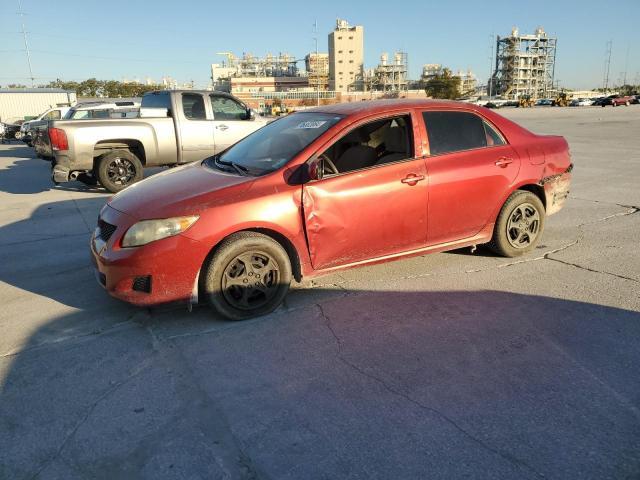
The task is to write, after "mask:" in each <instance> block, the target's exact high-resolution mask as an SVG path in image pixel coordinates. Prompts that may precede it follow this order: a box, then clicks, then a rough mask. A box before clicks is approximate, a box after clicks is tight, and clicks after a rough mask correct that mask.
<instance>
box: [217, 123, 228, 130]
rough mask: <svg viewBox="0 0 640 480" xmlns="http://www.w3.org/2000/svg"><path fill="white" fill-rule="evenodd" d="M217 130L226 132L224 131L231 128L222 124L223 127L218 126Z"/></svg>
mask: <svg viewBox="0 0 640 480" xmlns="http://www.w3.org/2000/svg"><path fill="white" fill-rule="evenodd" d="M216 128H217V129H218V130H222V131H224V130H227V129H228V128H229V127H227V126H226V125H224V124H222V125H218V126H216Z"/></svg>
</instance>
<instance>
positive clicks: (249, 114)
mask: <svg viewBox="0 0 640 480" xmlns="http://www.w3.org/2000/svg"><path fill="white" fill-rule="evenodd" d="M255 119H256V113H255V112H254V111H253V109H251V108H247V115H246V116H245V120H255Z"/></svg>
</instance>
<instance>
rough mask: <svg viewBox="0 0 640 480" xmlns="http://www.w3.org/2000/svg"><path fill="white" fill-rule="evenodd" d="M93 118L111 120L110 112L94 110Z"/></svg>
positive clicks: (92, 112)
mask: <svg viewBox="0 0 640 480" xmlns="http://www.w3.org/2000/svg"><path fill="white" fill-rule="evenodd" d="M91 118H109V110H92V111H91Z"/></svg>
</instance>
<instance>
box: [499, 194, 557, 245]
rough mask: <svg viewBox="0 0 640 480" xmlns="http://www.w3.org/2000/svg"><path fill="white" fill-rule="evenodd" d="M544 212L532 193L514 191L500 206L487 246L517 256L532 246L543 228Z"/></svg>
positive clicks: (536, 241) (540, 203)
mask: <svg viewBox="0 0 640 480" xmlns="http://www.w3.org/2000/svg"><path fill="white" fill-rule="evenodd" d="M544 221H545V212H544V206H543V205H542V202H541V201H540V199H539V198H538V197H537V196H536V195H534V194H533V193H531V192H527V191H525V190H516V191H515V192H513V193H512V194H511V195H510V196H509V198H508V199H507V201H506V202H505V203H504V205H503V206H502V210H500V214H499V215H498V219H497V220H496V225H495V227H494V230H493V238H492V239H491V243H489V248H491V250H493V251H494V252H496V253H497V254H499V255H502V256H504V257H517V256H520V255H523V254H525V253H527V252H529V251H531V250H533V248H535V246H536V245H537V244H538V241H539V240H540V237H541V236H542V232H543V230H544Z"/></svg>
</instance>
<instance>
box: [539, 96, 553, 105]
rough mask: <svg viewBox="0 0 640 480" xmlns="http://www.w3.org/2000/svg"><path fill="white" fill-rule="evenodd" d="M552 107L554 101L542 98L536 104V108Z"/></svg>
mask: <svg viewBox="0 0 640 480" xmlns="http://www.w3.org/2000/svg"><path fill="white" fill-rule="evenodd" d="M551 105H553V100H551V99H550V98H541V99H540V100H538V101H537V102H536V106H538V107H550V106H551Z"/></svg>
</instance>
